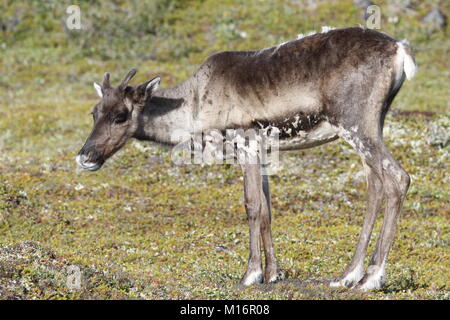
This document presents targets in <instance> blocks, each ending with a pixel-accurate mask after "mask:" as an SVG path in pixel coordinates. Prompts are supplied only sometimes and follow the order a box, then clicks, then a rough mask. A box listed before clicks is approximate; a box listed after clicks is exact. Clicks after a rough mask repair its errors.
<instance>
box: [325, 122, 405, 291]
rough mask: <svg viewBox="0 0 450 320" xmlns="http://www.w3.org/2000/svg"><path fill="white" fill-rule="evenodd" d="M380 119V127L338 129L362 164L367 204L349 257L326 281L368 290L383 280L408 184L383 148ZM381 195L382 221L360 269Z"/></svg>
mask: <svg viewBox="0 0 450 320" xmlns="http://www.w3.org/2000/svg"><path fill="white" fill-rule="evenodd" d="M381 122H382V119H380V127H373V126H371V125H367V126H364V124H363V126H362V127H360V128H358V130H353V131H352V129H349V130H345V129H341V130H340V136H341V137H342V138H343V139H344V140H346V141H347V142H348V143H349V144H350V145H352V146H353V147H354V148H355V149H356V150H357V152H358V153H359V155H360V156H361V159H362V162H363V164H364V167H365V171H366V176H367V183H368V206H367V212H366V216H365V219H364V224H363V227H362V231H361V234H360V237H359V241H358V245H357V247H356V250H355V254H354V256H353V258H352V261H351V262H350V264H349V265H348V266H347V267H346V269H345V271H344V273H343V275H342V276H340V277H338V278H337V279H336V280H335V281H333V282H331V283H330V285H331V286H347V287H354V288H357V289H363V290H369V289H378V288H380V287H381V286H382V285H383V283H384V281H385V266H386V260H387V256H388V254H389V250H390V248H391V246H392V242H393V238H394V232H395V228H396V221H397V218H398V215H399V213H400V209H401V206H402V203H403V200H404V199H405V196H406V192H407V190H408V187H409V175H408V174H407V173H406V171H405V170H403V169H402V168H401V166H400V165H399V164H398V162H397V161H395V160H394V158H393V157H392V155H391V154H390V153H389V151H388V149H387V148H386V145H385V144H384V141H383V138H382V134H381V132H382V129H381V128H382V123H381ZM362 123H364V122H362ZM353 128H354V127H353ZM383 197H384V198H386V199H387V206H386V211H385V215H384V222H383V226H382V230H381V234H380V237H379V239H378V243H377V247H376V249H375V253H374V255H373V257H372V260H371V262H370V265H369V267H368V268H367V271H366V272H365V273H364V271H363V270H364V258H365V256H366V252H367V247H368V244H369V241H370V235H371V233H372V229H373V226H374V224H375V220H376V216H377V213H378V211H379V210H380V206H381V203H382V201H383Z"/></svg>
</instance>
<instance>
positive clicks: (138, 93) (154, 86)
mask: <svg viewBox="0 0 450 320" xmlns="http://www.w3.org/2000/svg"><path fill="white" fill-rule="evenodd" d="M160 82H161V78H160V77H156V78H154V79H152V80H150V81H146V82H144V83H141V84H140V85H138V86H136V87H135V90H134V99H135V100H136V101H137V102H139V103H145V102H146V101H147V99H148V98H149V97H151V96H152V94H153V93H154V92H155V91H156V90H158V88H159V83H160Z"/></svg>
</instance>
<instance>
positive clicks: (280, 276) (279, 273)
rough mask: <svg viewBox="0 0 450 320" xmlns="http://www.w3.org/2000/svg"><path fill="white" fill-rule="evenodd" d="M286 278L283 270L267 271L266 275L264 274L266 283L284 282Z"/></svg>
mask: <svg viewBox="0 0 450 320" xmlns="http://www.w3.org/2000/svg"><path fill="white" fill-rule="evenodd" d="M285 278H286V274H285V273H284V271H283V270H281V269H279V268H276V269H271V270H269V269H266V273H265V274H264V283H275V282H278V281H282V280H284V279H285Z"/></svg>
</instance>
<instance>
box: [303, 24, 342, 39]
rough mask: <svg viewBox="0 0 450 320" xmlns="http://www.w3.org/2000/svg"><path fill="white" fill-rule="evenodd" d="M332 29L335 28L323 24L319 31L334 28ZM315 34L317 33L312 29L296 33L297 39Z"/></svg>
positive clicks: (324, 31) (323, 31) (322, 31)
mask: <svg viewBox="0 0 450 320" xmlns="http://www.w3.org/2000/svg"><path fill="white" fill-rule="evenodd" d="M334 29H336V28H335V27H330V26H323V27H322V30H321V31H320V33H326V32H328V31H330V30H334ZM315 34H317V32H316V31H314V30H313V31H309V32H307V33H299V34H298V35H297V40H298V39H303V38H306V37H309V36H312V35H315Z"/></svg>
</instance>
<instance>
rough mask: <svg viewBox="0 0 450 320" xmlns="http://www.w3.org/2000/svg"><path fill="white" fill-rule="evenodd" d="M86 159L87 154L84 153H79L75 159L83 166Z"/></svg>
mask: <svg viewBox="0 0 450 320" xmlns="http://www.w3.org/2000/svg"><path fill="white" fill-rule="evenodd" d="M85 160H86V156H85V155H82V154H77V156H76V157H75V161H76V163H77V164H78V165H79V166H80V167H82V166H83V162H84V161H85Z"/></svg>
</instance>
